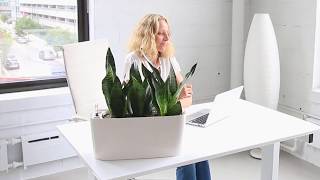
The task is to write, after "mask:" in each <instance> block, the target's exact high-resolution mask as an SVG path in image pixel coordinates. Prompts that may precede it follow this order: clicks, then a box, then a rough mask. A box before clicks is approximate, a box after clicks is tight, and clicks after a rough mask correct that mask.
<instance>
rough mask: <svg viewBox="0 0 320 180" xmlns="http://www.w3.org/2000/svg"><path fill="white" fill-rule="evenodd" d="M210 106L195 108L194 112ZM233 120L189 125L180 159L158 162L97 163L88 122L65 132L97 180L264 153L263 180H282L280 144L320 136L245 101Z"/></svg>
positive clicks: (238, 104)
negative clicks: (252, 152)
mask: <svg viewBox="0 0 320 180" xmlns="http://www.w3.org/2000/svg"><path fill="white" fill-rule="evenodd" d="M207 105H208V104H200V105H195V106H193V107H192V108H190V109H189V110H188V111H189V112H190V111H194V110H196V109H199V108H201V107H204V106H207ZM232 106H233V107H234V108H233V109H234V110H233V112H232V115H231V116H230V118H227V119H224V120H223V121H220V122H218V123H216V124H213V125H211V126H209V127H207V128H199V127H193V126H188V125H186V129H185V135H184V145H183V150H182V152H181V154H180V155H179V156H176V157H169V158H156V159H139V160H121V161H100V160H96V159H95V158H94V154H93V147H92V139H91V138H92V137H91V129H90V124H89V123H88V122H83V123H74V124H68V125H63V126H59V127H58V129H59V130H60V131H61V133H62V134H63V136H64V137H65V138H66V139H67V140H68V141H69V143H70V144H71V145H72V146H73V148H74V149H75V150H76V152H77V153H78V154H79V156H80V158H81V159H82V160H83V161H84V162H85V164H86V165H87V166H88V167H89V168H90V169H91V171H92V173H93V175H94V176H95V177H96V178H97V179H101V180H107V179H125V178H132V177H137V176H141V175H146V174H150V173H154V172H157V171H160V170H165V169H170V168H175V167H179V166H182V165H187V164H190V163H195V162H199V161H203V160H208V159H213V158H217V157H221V156H225V155H228V154H233V153H237V152H241V151H245V150H249V149H252V148H256V147H263V162H262V171H261V172H262V173H261V179H262V180H277V179H278V165H279V149H280V143H279V142H280V141H285V140H289V139H292V138H295V137H299V136H303V135H307V134H309V133H312V132H314V131H317V130H320V127H319V126H316V125H314V124H311V123H309V122H306V121H303V120H300V119H297V118H295V117H292V116H288V115H286V114H283V113H280V112H277V111H273V110H270V109H267V108H264V107H262V106H258V105H255V104H252V103H250V102H246V101H243V100H239V101H236V102H235V103H234V104H233V105H232Z"/></svg>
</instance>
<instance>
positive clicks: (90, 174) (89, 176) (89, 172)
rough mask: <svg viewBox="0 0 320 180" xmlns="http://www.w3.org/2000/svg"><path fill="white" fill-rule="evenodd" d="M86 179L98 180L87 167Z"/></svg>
mask: <svg viewBox="0 0 320 180" xmlns="http://www.w3.org/2000/svg"><path fill="white" fill-rule="evenodd" d="M88 180H98V179H97V178H96V176H95V175H94V174H93V173H92V171H91V170H90V169H88Z"/></svg>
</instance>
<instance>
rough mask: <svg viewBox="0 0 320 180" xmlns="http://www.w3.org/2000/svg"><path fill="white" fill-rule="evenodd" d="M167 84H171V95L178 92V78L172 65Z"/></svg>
mask: <svg viewBox="0 0 320 180" xmlns="http://www.w3.org/2000/svg"><path fill="white" fill-rule="evenodd" d="M165 83H168V84H169V87H170V92H171V94H174V93H175V92H176V91H177V89H178V83H177V77H176V73H175V72H174V69H173V67H172V65H171V66H170V73H169V75H168V78H167V80H166V82H165Z"/></svg>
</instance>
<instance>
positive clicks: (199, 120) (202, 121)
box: [190, 113, 209, 124]
mask: <svg viewBox="0 0 320 180" xmlns="http://www.w3.org/2000/svg"><path fill="white" fill-rule="evenodd" d="M208 116H209V113H208V114H204V115H202V116H199V117H197V118H195V119H193V120H191V121H190V122H191V123H197V124H205V123H206V122H207V119H208Z"/></svg>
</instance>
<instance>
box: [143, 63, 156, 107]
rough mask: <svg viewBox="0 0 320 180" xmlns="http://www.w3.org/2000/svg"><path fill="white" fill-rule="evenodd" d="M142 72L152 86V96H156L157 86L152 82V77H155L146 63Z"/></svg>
mask: <svg viewBox="0 0 320 180" xmlns="http://www.w3.org/2000/svg"><path fill="white" fill-rule="evenodd" d="M142 74H143V76H144V78H145V80H146V81H147V83H148V85H149V86H150V88H151V95H152V97H155V87H154V85H153V83H152V79H153V76H152V73H151V72H150V71H149V70H148V69H147V68H146V67H145V66H144V65H143V66H142ZM153 100H155V98H153ZM154 102H155V101H154ZM155 105H156V104H155Z"/></svg>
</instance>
